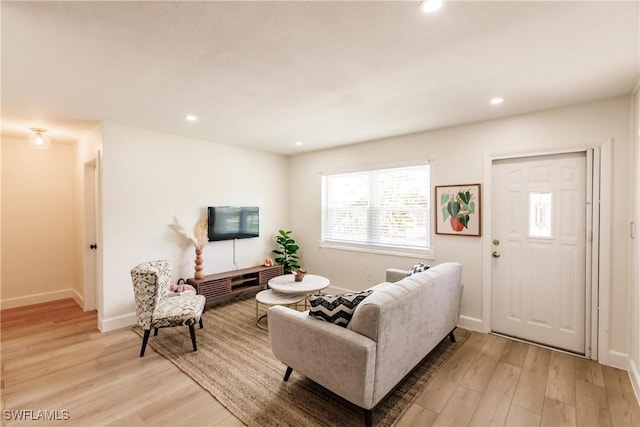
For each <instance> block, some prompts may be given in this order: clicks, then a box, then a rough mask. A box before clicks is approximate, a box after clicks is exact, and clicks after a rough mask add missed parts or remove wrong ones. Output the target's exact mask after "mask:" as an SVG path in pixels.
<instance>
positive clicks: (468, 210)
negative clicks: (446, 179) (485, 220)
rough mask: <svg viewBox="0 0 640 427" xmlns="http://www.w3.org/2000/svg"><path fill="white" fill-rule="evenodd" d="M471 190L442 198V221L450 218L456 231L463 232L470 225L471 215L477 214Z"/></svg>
mask: <svg viewBox="0 0 640 427" xmlns="http://www.w3.org/2000/svg"><path fill="white" fill-rule="evenodd" d="M472 199H473V196H472V194H471V192H470V191H469V190H466V191H458V192H457V193H456V194H452V193H444V194H443V195H442V196H441V197H440V204H441V206H442V219H443V220H444V221H446V220H447V218H449V221H450V223H451V228H452V229H453V230H454V231H458V232H460V231H462V230H463V229H464V228H467V227H468V225H469V215H470V214H473V213H475V210H476V203H475V202H474V201H473V200H472Z"/></svg>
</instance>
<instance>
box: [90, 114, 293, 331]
mask: <svg viewBox="0 0 640 427" xmlns="http://www.w3.org/2000/svg"><path fill="white" fill-rule="evenodd" d="M102 170H103V173H102V259H103V273H102V275H103V278H102V281H103V284H102V287H103V292H102V295H103V313H102V321H101V322H100V325H99V327H100V329H101V330H103V331H106V330H111V329H114V328H117V327H121V326H126V325H130V324H132V323H135V315H134V313H135V306H134V299H133V287H132V284H131V276H130V275H129V273H130V270H131V268H132V267H134V266H135V265H137V264H139V263H141V262H145V261H149V260H154V259H169V260H171V262H172V266H173V278H174V280H176V281H177V280H178V278H180V277H184V278H188V277H192V276H193V273H194V269H193V266H194V258H195V254H194V249H193V246H191V245H189V244H188V243H187V242H186V241H185V240H184V239H183V238H182V237H180V236H179V235H178V234H177V233H176V232H175V231H174V230H173V229H172V228H171V227H170V226H169V225H170V224H171V223H172V221H173V217H174V215H175V216H177V217H178V218H180V219H181V220H182V221H183V222H185V223H187V224H190V226H193V225H195V223H196V221H197V220H198V218H199V217H201V216H204V215H206V207H207V206H215V205H245V206H259V207H260V237H259V238H255V239H244V240H239V241H238V242H237V251H236V254H237V263H238V265H239V267H240V268H243V267H250V266H255V265H260V264H262V262H263V261H264V258H265V257H267V256H270V251H271V250H272V249H273V248H274V243H273V236H274V235H275V233H276V231H277V230H278V228H282V227H286V226H287V206H288V202H289V200H288V196H287V195H288V169H287V159H286V158H285V157H284V156H280V155H275V154H269V153H264V152H260V151H256V150H250V149H244V148H239V147H234V146H230V145H224V144H218V143H215V142H211V141H202V140H196V139H190V138H184V137H179V136H172V135H167V134H162V133H156V132H151V131H146V130H142V129H136V128H132V127H127V126H123V125H119V124H115V123H103V153H102ZM232 255H233V253H232V242H230V241H226V242H212V243H209V245H207V247H206V248H205V250H204V272H205V274H211V273H216V272H221V271H228V270H231V269H232V268H233V263H232Z"/></svg>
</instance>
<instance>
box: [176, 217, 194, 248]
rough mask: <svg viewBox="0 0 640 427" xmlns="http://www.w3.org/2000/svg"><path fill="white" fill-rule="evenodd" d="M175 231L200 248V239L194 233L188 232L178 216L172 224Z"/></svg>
mask: <svg viewBox="0 0 640 427" xmlns="http://www.w3.org/2000/svg"><path fill="white" fill-rule="evenodd" d="M171 227H173V229H174V230H176V231H177V232H178V234H180V235H181V236H182V237H184V238H185V239H187V240H188V241H190V242H191V243H193V245H194V246H198V239H197V238H196V236H195V234H193V232H192V231H190V230H188V229H187V227H185V226H184V224H183V223H182V222H180V220H179V219H178V217H177V216H174V217H173V223H172V224H171Z"/></svg>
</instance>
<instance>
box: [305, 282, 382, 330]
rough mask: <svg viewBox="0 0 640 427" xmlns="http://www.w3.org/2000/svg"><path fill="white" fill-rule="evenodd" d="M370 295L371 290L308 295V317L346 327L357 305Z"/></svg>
mask: <svg viewBox="0 0 640 427" xmlns="http://www.w3.org/2000/svg"><path fill="white" fill-rule="evenodd" d="M372 293H373V291H372V290H368V291H362V292H350V293H346V294H336V295H320V294H312V295H309V298H308V299H309V304H310V305H311V307H310V308H309V316H313V317H315V318H318V319H321V320H324V321H327V322H330V323H334V324H336V325H338V326H342V327H346V326H347V325H348V324H349V322H350V321H351V317H352V316H353V312H354V310H355V309H356V307H357V306H358V304H360V303H361V302H362V301H363V300H364V299H365V298H366V297H368V296H369V295H371V294H372Z"/></svg>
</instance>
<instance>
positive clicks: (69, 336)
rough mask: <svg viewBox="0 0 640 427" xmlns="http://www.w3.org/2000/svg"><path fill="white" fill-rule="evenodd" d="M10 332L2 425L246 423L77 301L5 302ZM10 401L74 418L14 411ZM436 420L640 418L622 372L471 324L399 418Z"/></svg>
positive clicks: (5, 328)
mask: <svg viewBox="0 0 640 427" xmlns="http://www.w3.org/2000/svg"><path fill="white" fill-rule="evenodd" d="M1 333H2V351H1V369H2V371H1V374H2V376H1V378H2V381H1V382H2V387H1V391H2V411H3V412H2V414H1V416H2V425H7V426H14V425H15V426H32V425H43V424H45V425H47V426H49V425H65V426H137V425H153V426H161V425H165V426H178V425H185V426H230V427H233V426H241V425H242V423H241V422H240V421H239V420H238V419H236V418H235V417H234V416H233V415H232V414H231V413H230V412H228V411H227V410H226V409H225V408H224V407H222V406H221V405H220V404H219V403H218V402H217V401H216V400H215V399H214V398H213V397H212V396H211V395H210V394H209V393H207V392H206V391H204V390H203V389H202V388H200V386H198V385H197V384H196V383H195V382H194V381H193V380H191V378H189V377H188V376H187V375H185V374H183V373H182V372H181V371H180V370H179V369H178V368H177V367H176V366H174V365H173V364H172V363H171V362H169V361H168V360H166V359H165V358H163V357H162V356H160V355H158V354H157V353H155V352H154V351H153V349H152V348H150V347H147V353H146V355H145V357H144V358H139V357H138V353H139V351H140V343H141V339H140V337H139V336H138V335H136V334H134V333H133V332H131V331H130V330H129V329H124V330H119V331H114V332H110V333H106V334H101V333H100V332H98V330H97V329H96V315H95V313H93V312H90V313H83V312H82V310H81V309H80V308H79V307H78V306H77V305H76V304H75V302H74V301H73V300H63V301H56V302H52V303H46V304H39V305H35V306H30V307H22V308H15V309H9V310H3V311H2V313H1ZM185 333H186V331H185ZM151 339H153V337H152V338H151ZM12 410H32V411H33V414H34V417H35V415H37V411H38V410H47V411H58V413H57V415H58V417H59V418H64V416H65V414H66V413H65V412H63V411H68V418H69V419H68V420H59V421H48V422H46V423H43V422H42V421H41V420H40V421H38V420H36V421H15V420H7V419H6V418H7V414H8V412H6V411H12ZM50 413H51V412H50ZM9 414H11V412H9ZM54 414H55V413H54ZM431 425H446V426H466V425H474V426H475V425H485V426H502V425H507V426H518V425H521V426H529V425H531V426H533V425H535V426H537V425H544V426H564V425H568V426H589V425H603V426H609V425H610V426H640V409H639V408H638V403H637V401H636V400H635V397H634V395H633V391H632V389H631V384H630V382H629V378H628V376H627V373H626V372H624V371H621V370H618V369H614V368H609V367H606V366H602V365H599V364H597V363H594V362H592V361H589V360H585V359H582V358H578V357H575V356H570V355H567V354H563V353H558V352H554V351H550V350H547V349H543V348H540V347H536V346H531V345H527V344H523V343H520V342H516V341H511V340H507V339H505V338H502V337H497V336H493V335H487V334H480V333H475V332H474V333H472V335H471V337H470V338H469V340H468V341H467V342H466V343H465V344H464V345H463V346H461V347H460V349H458V351H457V352H456V353H455V354H454V355H453V357H452V358H451V359H450V360H449V361H448V362H447V363H446V364H445V365H444V366H443V367H442V368H441V370H440V371H439V372H438V373H437V374H436V375H435V376H434V378H433V379H432V380H431V382H430V383H429V384H428V385H427V387H425V389H424V390H423V391H422V393H421V395H420V396H419V397H418V398H417V399H416V401H415V402H414V404H413V405H411V406H410V407H409V409H408V410H407V412H405V414H404V416H403V417H402V418H401V420H400V421H399V422H398V426H420V427H428V426H431Z"/></svg>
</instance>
